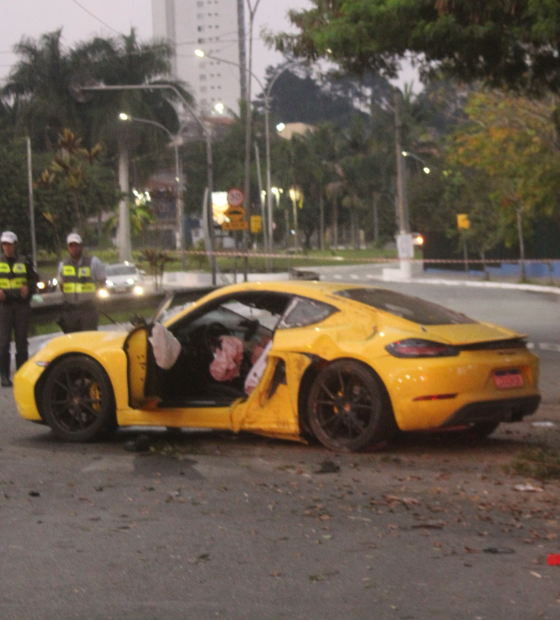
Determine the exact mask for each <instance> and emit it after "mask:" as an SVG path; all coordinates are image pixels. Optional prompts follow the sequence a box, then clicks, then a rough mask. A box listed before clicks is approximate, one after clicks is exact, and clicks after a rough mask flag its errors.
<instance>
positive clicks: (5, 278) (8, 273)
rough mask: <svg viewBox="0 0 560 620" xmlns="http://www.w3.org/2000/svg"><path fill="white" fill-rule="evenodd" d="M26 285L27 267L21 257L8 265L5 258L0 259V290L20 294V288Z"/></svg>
mask: <svg viewBox="0 0 560 620" xmlns="http://www.w3.org/2000/svg"><path fill="white" fill-rule="evenodd" d="M24 284H27V267H26V265H25V262H24V260H23V258H22V257H21V256H17V257H16V259H15V262H14V263H13V264H12V265H10V263H8V261H7V259H6V257H5V256H2V257H1V258H0V289H2V290H5V291H7V290H12V291H14V292H15V293H18V294H19V292H20V290H21V287H22V286H23V285H24Z"/></svg>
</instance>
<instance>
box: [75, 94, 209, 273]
mask: <svg viewBox="0 0 560 620" xmlns="http://www.w3.org/2000/svg"><path fill="white" fill-rule="evenodd" d="M165 89H166V90H172V91H173V92H174V93H175V95H176V96H177V98H178V99H180V100H181V102H182V103H183V105H184V106H185V108H186V109H187V110H188V112H189V113H190V115H191V116H192V117H193V118H194V120H195V121H196V122H197V124H198V126H199V127H200V129H201V130H202V133H203V134H204V136H205V137H206V164H207V169H208V203H209V205H208V206H209V208H208V213H209V218H210V222H211V224H212V225H211V226H210V227H209V241H210V247H211V252H210V256H209V257H208V260H209V262H210V266H211V269H212V284H216V256H215V254H214V250H215V244H214V226H213V220H212V186H213V172H212V169H213V164H212V142H211V137H210V132H209V130H208V128H207V127H205V125H204V123H203V122H202V121H201V120H200V119H199V118H198V116H197V115H196V114H195V112H194V110H193V109H192V107H191V106H190V104H189V103H188V101H187V100H186V99H185V98H184V97H183V95H182V94H181V92H180V91H179V89H178V88H177V87H176V86H173V84H119V85H117V84H110V85H106V84H102V85H99V86H81V87H74V91H75V92H76V93H77V94H78V95H79V93H80V92H81V91H88V92H89V91H93V92H100V91H101V92H102V91H108V90H165ZM129 219H130V213H129ZM119 225H120V222H119ZM129 227H130V223H129ZM129 241H130V232H129Z"/></svg>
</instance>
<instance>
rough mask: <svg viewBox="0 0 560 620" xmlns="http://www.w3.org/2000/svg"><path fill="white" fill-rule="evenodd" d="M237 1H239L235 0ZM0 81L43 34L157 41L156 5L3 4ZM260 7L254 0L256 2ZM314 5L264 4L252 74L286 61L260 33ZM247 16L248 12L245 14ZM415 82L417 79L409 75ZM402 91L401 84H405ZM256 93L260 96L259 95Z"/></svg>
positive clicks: (125, 1)
mask: <svg viewBox="0 0 560 620" xmlns="http://www.w3.org/2000/svg"><path fill="white" fill-rule="evenodd" d="M231 1H232V2H235V0H231ZM0 2H1V5H2V19H1V20H0V81H1V83H3V82H4V81H5V79H6V77H7V75H8V74H9V72H10V68H11V67H12V66H13V64H14V63H15V62H16V60H17V57H16V56H15V55H14V54H13V51H12V50H13V46H14V45H15V44H16V43H19V42H20V41H21V40H22V38H32V39H38V38H39V37H40V36H41V35H42V34H45V33H47V32H52V31H54V30H57V29H59V28H62V36H63V44H64V45H66V46H68V47H71V46H72V45H73V44H74V43H76V42H78V41H84V40H88V39H91V38H92V37H94V36H102V37H108V36H114V35H116V34H117V33H125V34H128V33H129V32H130V29H131V28H135V29H136V31H137V33H138V35H139V37H140V38H141V39H142V40H149V39H151V38H152V2H151V0H48V1H47V0H0ZM251 5H252V6H254V5H255V0H251ZM309 6H311V4H310V2H309V0H260V3H259V5H258V8H257V12H256V14H255V25H254V33H255V37H256V38H255V41H254V43H253V71H254V73H256V74H257V76H258V77H259V78H261V79H262V78H263V77H264V73H265V70H266V67H267V66H269V65H276V64H278V63H280V62H282V56H281V54H279V53H278V52H274V51H272V50H269V49H268V48H266V46H265V45H264V43H263V42H262V40H260V39H259V36H258V35H259V33H260V31H261V28H262V27H266V28H267V29H269V30H273V31H288V30H290V27H291V25H290V23H289V21H288V18H287V12H288V10H289V9H291V8H293V9H301V8H306V7H309ZM246 13H247V11H246ZM403 79H404V80H406V81H407V82H410V80H411V79H414V76H410V75H409V74H405V76H404V77H403ZM400 85H401V86H402V83H401V84H400ZM254 92H256V91H254Z"/></svg>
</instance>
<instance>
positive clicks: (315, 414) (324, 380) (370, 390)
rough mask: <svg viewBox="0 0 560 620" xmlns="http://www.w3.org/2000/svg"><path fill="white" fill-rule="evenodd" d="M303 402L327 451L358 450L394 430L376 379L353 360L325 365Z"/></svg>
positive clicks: (377, 441)
mask: <svg viewBox="0 0 560 620" xmlns="http://www.w3.org/2000/svg"><path fill="white" fill-rule="evenodd" d="M307 402H308V407H307V413H308V420H309V425H310V426H311V430H312V431H313V434H314V435H315V437H316V438H317V439H318V440H319V441H320V442H321V443H322V444H323V445H324V446H326V447H327V448H329V449H330V450H334V451H341V452H355V451H357V450H362V449H364V448H366V447H369V446H373V445H375V444H379V443H381V442H383V441H385V440H387V439H390V438H391V436H392V435H393V434H394V432H396V430H397V427H396V423H395V420H394V417H393V412H392V410H391V406H390V403H389V402H388V397H387V396H386V394H385V393H384V390H383V388H382V386H381V385H380V383H379V379H377V377H376V376H375V375H374V374H373V372H372V371H371V370H369V369H368V368H367V367H366V366H364V365H363V364H360V363H359V362H356V361H353V360H337V361H335V362H333V363H332V364H329V365H328V366H327V367H325V368H324V369H323V370H322V371H321V372H320V373H319V374H318V375H317V377H316V378H315V380H314V381H313V384H312V385H311V389H310V390H309V396H308V401H307Z"/></svg>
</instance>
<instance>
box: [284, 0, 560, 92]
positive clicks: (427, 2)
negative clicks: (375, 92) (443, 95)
mask: <svg viewBox="0 0 560 620" xmlns="http://www.w3.org/2000/svg"><path fill="white" fill-rule="evenodd" d="M312 4H313V8H311V9H309V10H300V11H297V10H294V11H290V12H289V16H290V19H291V21H292V23H293V24H294V25H295V26H296V27H297V28H298V29H299V33H297V34H293V35H292V34H280V35H278V36H277V37H276V42H277V46H278V48H279V49H280V50H282V51H284V52H289V53H292V54H294V55H295V56H298V57H304V58H307V59H310V60H316V59H317V58H320V57H327V58H329V59H330V60H332V61H334V62H336V63H338V64H340V65H341V66H342V67H344V68H345V69H347V70H350V71H352V72H356V71H357V72H360V73H361V72H363V71H365V70H368V71H373V72H375V73H380V74H382V75H385V76H388V77H396V75H397V73H398V70H399V68H400V63H401V62H402V60H403V59H405V58H410V57H411V56H412V58H413V59H415V60H416V61H417V62H418V63H419V64H420V66H421V67H422V68H423V69H424V71H427V72H433V71H434V70H437V71H443V72H446V73H447V74H449V75H452V76H454V77H457V78H459V79H461V80H466V81H472V80H480V79H482V80H485V81H487V82H488V83H490V84H492V85H493V86H502V85H507V86H510V87H515V88H522V89H526V90H529V91H540V90H544V91H545V90H550V91H554V92H558V91H559V90H560V54H559V50H560V4H559V3H558V2H557V0H552V1H550V0H312Z"/></svg>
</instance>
